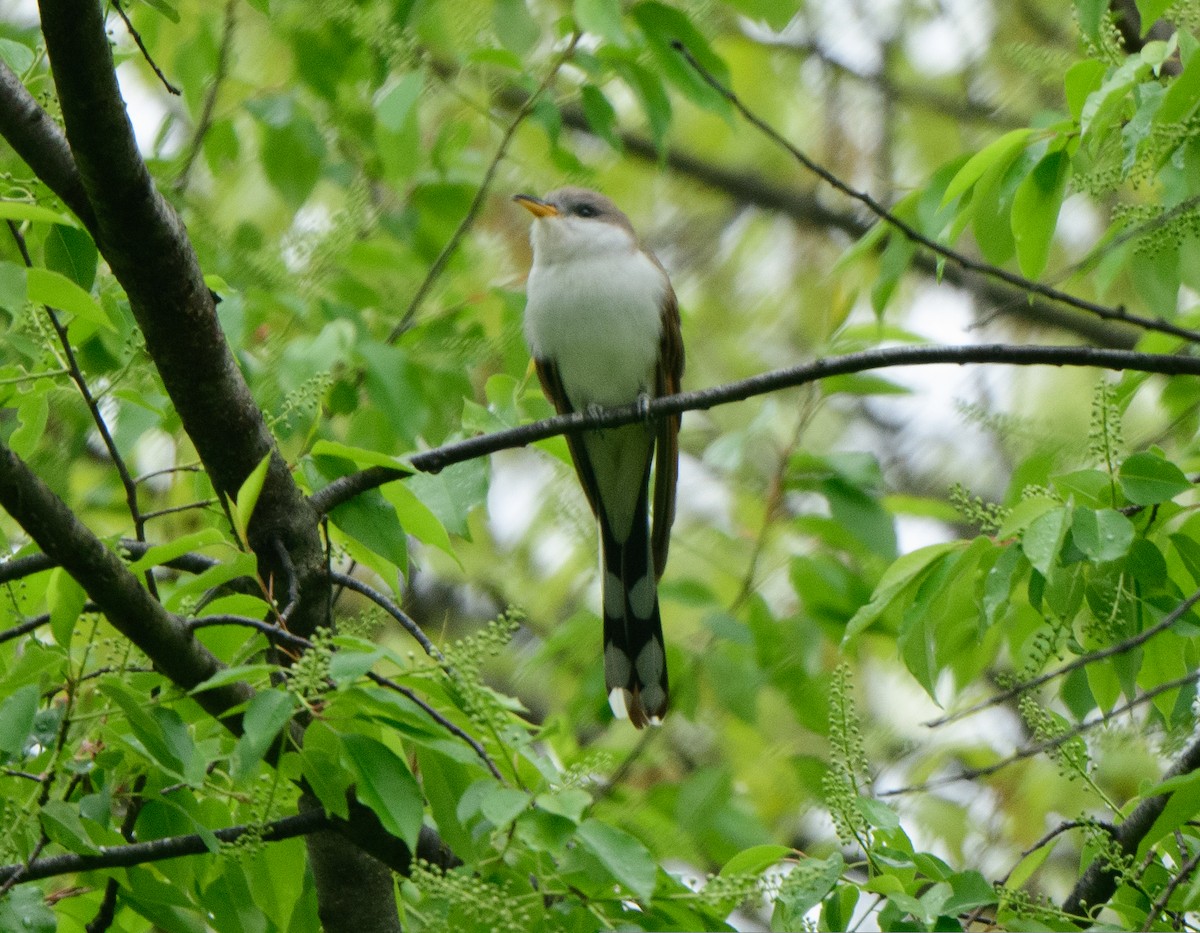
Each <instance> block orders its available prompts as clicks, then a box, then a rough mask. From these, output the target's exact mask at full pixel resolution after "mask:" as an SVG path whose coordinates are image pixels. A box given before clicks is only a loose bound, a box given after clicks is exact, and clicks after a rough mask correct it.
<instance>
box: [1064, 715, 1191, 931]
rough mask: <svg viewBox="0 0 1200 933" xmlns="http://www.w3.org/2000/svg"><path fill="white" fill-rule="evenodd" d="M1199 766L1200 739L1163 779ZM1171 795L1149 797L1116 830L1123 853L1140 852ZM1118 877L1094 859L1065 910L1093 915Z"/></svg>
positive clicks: (1184, 753)
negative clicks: (1142, 844)
mask: <svg viewBox="0 0 1200 933" xmlns="http://www.w3.org/2000/svg"><path fill="white" fill-rule="evenodd" d="M1198 768H1200V739H1195V740H1194V741H1193V742H1192V744H1191V745H1189V746H1188V747H1187V748H1186V749H1184V751H1183V753H1182V754H1181V755H1180V756H1179V758H1178V759H1176V761H1175V763H1174V764H1173V765H1172V766H1171V767H1170V768H1168V769H1167V771H1166V773H1165V774H1164V775H1163V780H1164V781H1166V780H1168V779H1170V778H1173V777H1178V776H1180V775H1183V774H1191V773H1192V772H1193V771H1195V770H1196V769H1198ZM1170 798H1171V795H1170V794H1160V795H1159V796H1157V797H1148V798H1146V799H1145V800H1143V801H1142V802H1141V803H1140V804H1138V805H1137V806H1136V807H1135V808H1134V810H1133V812H1132V813H1130V814H1129V816H1127V817H1126V818H1125V819H1124V820H1122V821H1121V823H1120V824H1119V825H1118V826H1117V827H1116V828H1115V829H1114V830H1113V831H1112V834H1111V835H1112V838H1113V841H1114V842H1115V843H1116V844H1117V845H1118V846H1119V847H1120V850H1121V853H1122V854H1123V855H1134V854H1136V853H1137V850H1138V846H1139V845H1140V844H1141V841H1142V839H1143V838H1145V836H1146V833H1148V832H1150V828H1151V827H1152V826H1153V825H1154V821H1155V820H1157V819H1158V817H1159V814H1161V813H1162V812H1163V809H1164V808H1165V807H1166V805H1167V801H1168V800H1170ZM1118 879H1119V875H1118V873H1117V872H1116V871H1114V870H1113V868H1112V867H1111V866H1110V865H1109V864H1108V863H1107V862H1106V861H1105V860H1104V859H1103V858H1100V857H1096V858H1094V859H1093V860H1092V862H1091V864H1090V865H1088V867H1087V870H1086V871H1084V873H1083V876H1082V877H1081V878H1080V879H1079V880H1078V881H1077V882H1076V883H1075V887H1074V888H1073V889H1072V890H1071V893H1070V894H1069V895H1068V896H1067V899H1066V900H1065V901H1063V907H1062V909H1063V911H1064V912H1065V913H1068V914H1071V915H1073V916H1078V917H1090V916H1091V914H1092V912H1093V911H1094V910H1095V909H1096V908H1098V907H1100V906H1102V905H1103V904H1104V903H1105V902H1107V901H1108V899H1109V898H1110V897H1112V895H1113V893H1114V892H1115V891H1116V889H1117V882H1118ZM1079 925H1080V926H1085V925H1086V923H1085V922H1080V924H1079Z"/></svg>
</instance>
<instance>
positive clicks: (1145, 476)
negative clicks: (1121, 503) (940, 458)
mask: <svg viewBox="0 0 1200 933" xmlns="http://www.w3.org/2000/svg"><path fill="white" fill-rule="evenodd" d="M1117 476H1118V478H1119V479H1120V481H1121V490H1122V491H1123V492H1124V493H1125V498H1127V499H1128V500H1129V501H1130V502H1132V503H1133V504H1134V505H1154V504H1156V503H1158V502H1167V501H1169V500H1171V499H1174V498H1175V497H1176V496H1177V495H1179V494H1180V493H1182V492H1186V491H1187V490H1189V489H1191V488H1192V484H1191V483H1190V482H1189V481H1188V478H1187V477H1186V476H1185V475H1184V474H1183V471H1182V470H1181V469H1179V467H1177V466H1176V465H1175V464H1173V463H1171V462H1170V461H1168V460H1164V459H1163V458H1162V457H1160V456H1158V454H1154V453H1150V452H1148V451H1143V452H1141V453H1136V454H1130V456H1128V457H1126V458H1125V462H1124V463H1122V464H1121V469H1120V470H1118V471H1117Z"/></svg>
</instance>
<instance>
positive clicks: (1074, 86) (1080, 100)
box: [1063, 58, 1104, 121]
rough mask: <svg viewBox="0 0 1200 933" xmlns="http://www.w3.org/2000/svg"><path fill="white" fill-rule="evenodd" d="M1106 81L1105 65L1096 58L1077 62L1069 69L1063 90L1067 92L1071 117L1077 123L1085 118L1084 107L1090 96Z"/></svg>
mask: <svg viewBox="0 0 1200 933" xmlns="http://www.w3.org/2000/svg"><path fill="white" fill-rule="evenodd" d="M1103 80H1104V63H1103V62H1099V61H1096V59H1094V58H1089V59H1086V60H1085V61H1082V62H1076V63H1075V64H1074V65H1072V66H1071V67H1070V68H1068V69H1067V73H1066V76H1065V77H1064V78H1063V88H1064V90H1065V92H1066V97H1067V106H1068V107H1069V108H1070V110H1071V116H1072V118H1074V119H1075V120H1076V121H1079V120H1080V119H1082V117H1083V106H1084V104H1085V103H1087V99H1088V96H1089V95H1090V94H1091V93H1092V92H1093V91H1095V90H1096V88H1098V87H1099V86H1100V82H1101V81H1103Z"/></svg>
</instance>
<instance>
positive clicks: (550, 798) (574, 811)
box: [534, 787, 592, 823]
mask: <svg viewBox="0 0 1200 933" xmlns="http://www.w3.org/2000/svg"><path fill="white" fill-rule="evenodd" d="M534 803H536V804H537V806H538V807H539V808H540V809H542V810H545V811H546V812H547V813H554V814H557V815H558V816H564V817H566V818H567V819H569V820H570V821H571V822H572V823H579V822H580V821H581V820H582V819H583V814H584V813H585V812H586V811H587V808H588V807H590V806H591V805H592V795H591V794H589V793H588V792H587V791H585V790H584V789H583V788H581V787H564V788H563V789H562V790H557V791H554V792H553V793H547V794H538V796H537V799H536V800H534Z"/></svg>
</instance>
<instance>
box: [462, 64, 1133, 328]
mask: <svg viewBox="0 0 1200 933" xmlns="http://www.w3.org/2000/svg"><path fill="white" fill-rule="evenodd" d="M438 68H439V70H440V72H441V73H443V74H449V73H450V68H449V66H448V65H444V64H443V65H439V66H438ZM498 94H499V99H500V102H501V103H502V104H503V105H504V106H505V107H507V108H509V109H515V108H518V107H520V106H521V105H522V103H523V102H524V101H525V100H526V99H527V97H528V94H527V92H526V91H524V90H523V89H521V88H518V87H515V86H511V85H510V86H505V87H504V88H502V89H501V90H500V91H499V92H498ZM561 112H562V119H563V125H564V126H567V127H570V128H571V129H572V130H575V131H576V132H580V133H587V134H589V135H595V131H594V130H593V129H592V127H591V124H589V123H588V121H587V117H586V116H584V113H583V111H582V109H581V108H579V107H576V106H564V107H562V108H561ZM617 135H618V136H619V138H620V141H621V146H622V148H623V150H624V152H625V153H626V154H627V155H631V156H634V157H635V158H637V159H640V160H642V161H645V162H650V163H653V164H655V165H658V164H666V165H667V166H668V167H669V168H670V169H671V170H672V171H673V172H675V173H676V174H678V175H682V176H684V177H686V178H689V179H691V180H693V181H697V182H699V183H700V184H702V185H704V187H706V188H709V189H711V190H713V191H717V192H719V193H721V194H723V195H725V196H726V197H729V198H732V199H734V200H735V201H736V202H738V203H739V204H743V205H746V206H751V207H756V208H759V209H761V210H765V211H772V212H775V213H779V214H783V215H785V216H786V217H789V218H790V219H792V220H793V221H795V222H796V223H797V224H798V225H800V226H802V227H807V228H810V229H816V230H821V231H837V232H839V233H843V234H845V235H846V236H848V237H850V238H851V239H853V240H858V239H861V238H862V237H863V236H865V235H866V234H867V232H868V231H870V229H871V226H872V224H871V222H870V221H868V220H867V219H865V218H864V217H862V216H860V215H858V214H855V213H853V212H850V211H843V210H836V209H834V208H833V207H831V206H829V205H828V204H826V203H825V202H824V201H822V200H821V199H820V198H818V197H817V196H816V195H815V194H813V193H811V192H809V191H802V190H798V189H795V188H792V187H788V186H785V185H780V184H776V183H774V182H771V181H768V180H767V179H765V178H764V177H763V176H762V174H761V173H760V172H758V171H756V170H754V169H740V168H735V167H731V166H724V165H719V164H717V163H715V162H711V161H709V160H707V159H703V158H701V157H700V156H698V155H695V154H694V153H691V152H687V151H686V150H683V149H678V148H674V147H669V148H666V149H661V148H660V147H659V146H658V144H657V143H655V142H654V141H653V140H651V139H649V138H648V137H646V136H645V135H643V134H641V133H635V132H633V131H631V130H620V131H618V134H617ZM912 265H913V267H914V268H916V269H918V270H920V271H921V273H923V274H924V275H927V276H929V277H930V278H933V279H935V280H936V281H938V282H946V283H948V284H950V285H954V286H956V287H957V288H961V289H963V290H964V291H966V292H968V293H969V294H970V295H972V296H973V297H975V298H976V299H978V300H979V301H980V302H981V303H983V304H984V305H987V306H988V307H989V308H991V309H992V310H993V311H994V312H995V313H998V314H1002V315H1005V316H1011V317H1016V318H1019V319H1021V320H1024V321H1029V322H1032V323H1035V324H1037V325H1038V326H1039V327H1050V328H1054V329H1057V330H1061V331H1064V332H1065V333H1069V334H1075V335H1076V336H1078V337H1082V338H1083V339H1084V340H1086V341H1088V342H1089V343H1092V344H1095V345H1096V346H1101V347H1112V348H1114V349H1124V350H1128V349H1132V348H1133V346H1134V345H1135V344H1136V342H1137V336H1138V332H1137V330H1136V329H1135V328H1134V327H1132V326H1130V325H1129V324H1127V323H1125V322H1123V321H1121V320H1098V319H1097V318H1095V317H1093V316H1091V315H1090V314H1087V313H1084V312H1080V311H1074V310H1071V309H1070V308H1065V307H1062V306H1061V305H1058V304H1055V303H1054V302H1053V301H1049V300H1046V299H1044V298H1042V297H1040V296H1038V295H1036V294H1030V293H1029V291H1028V290H1026V289H1023V288H1020V287H1018V286H1016V285H1013V284H1009V283H1006V282H1003V281H998V280H996V279H994V278H989V277H988V276H987V275H984V274H983V273H982V272H977V271H973V270H970V269H966V268H963V267H962V266H959V265H955V264H953V263H940V262H939V260H938V258H937V257H936V256H933V255H930V254H928V253H925V252H918V253H917V255H915V256H914V257H913V259H912Z"/></svg>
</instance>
